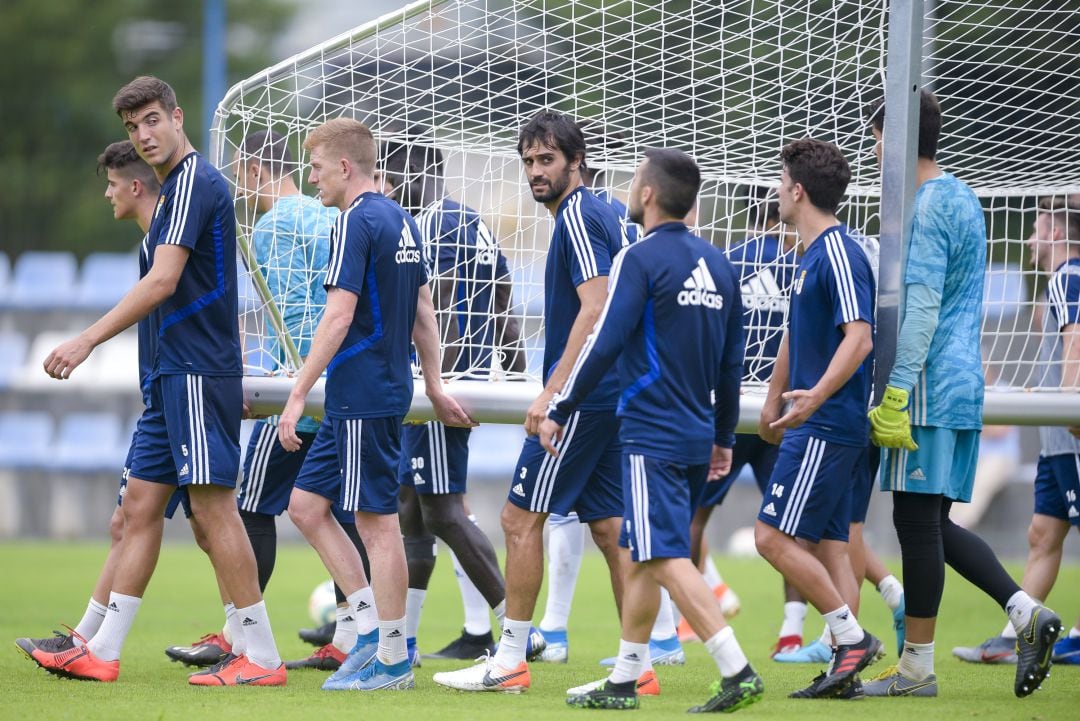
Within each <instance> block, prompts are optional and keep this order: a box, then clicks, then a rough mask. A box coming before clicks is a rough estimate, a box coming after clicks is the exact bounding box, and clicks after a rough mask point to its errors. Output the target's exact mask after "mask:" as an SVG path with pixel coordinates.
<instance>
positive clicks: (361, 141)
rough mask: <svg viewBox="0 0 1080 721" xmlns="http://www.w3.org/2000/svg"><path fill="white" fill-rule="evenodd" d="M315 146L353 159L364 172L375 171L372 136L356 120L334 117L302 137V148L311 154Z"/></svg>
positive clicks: (337, 155)
mask: <svg viewBox="0 0 1080 721" xmlns="http://www.w3.org/2000/svg"><path fill="white" fill-rule="evenodd" d="M317 147H318V148H322V149H323V152H324V153H328V154H330V155H332V156H336V157H343V158H347V159H348V160H350V161H352V162H353V163H354V164H355V165H356V167H357V170H359V171H360V172H361V173H362V174H363V175H367V176H371V175H374V174H375V160H376V157H377V155H378V147H377V145H376V143H375V136H374V135H372V134H371V129H370V128H368V126H366V125H364V124H363V123H361V122H360V121H359V120H353V119H352V118H334V119H333V120H328V121H326V122H325V123H323V124H322V125H320V126H319V127H317V128H315V129H314V130H312V131H311V132H310V133H308V136H307V139H306V140H304V150H306V151H308V152H309V153H310V152H311V151H312V150H313V149H314V148H317Z"/></svg>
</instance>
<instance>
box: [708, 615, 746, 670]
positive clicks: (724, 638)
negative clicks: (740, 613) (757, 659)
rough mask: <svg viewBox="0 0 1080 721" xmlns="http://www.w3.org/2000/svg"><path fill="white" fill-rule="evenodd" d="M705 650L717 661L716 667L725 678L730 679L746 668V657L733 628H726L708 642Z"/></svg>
mask: <svg viewBox="0 0 1080 721" xmlns="http://www.w3.org/2000/svg"><path fill="white" fill-rule="evenodd" d="M705 650H706V651H708V652H709V655H710V656H712V657H713V660H714V661H716V667H717V668H718V669H720V675H721V676H723V677H724V678H730V677H732V676H734V675H735V674H737V673H738V672H739V671H742V670H743V669H744V668H746V664H747V661H746V655H745V654H743V652H742V649H741V648H740V647H739V642H738V641H736V640H735V629H733V628H732V627H731V626H724V627H723V628H722V629H720V630H719V631H717V632H716V635H715V636H713V637H712V638H710V639H709V640H708V641H706V642H705Z"/></svg>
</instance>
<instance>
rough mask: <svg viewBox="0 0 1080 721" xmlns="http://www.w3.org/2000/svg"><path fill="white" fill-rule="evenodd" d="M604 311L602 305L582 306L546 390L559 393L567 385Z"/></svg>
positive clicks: (545, 387)
mask: <svg viewBox="0 0 1080 721" xmlns="http://www.w3.org/2000/svg"><path fill="white" fill-rule="evenodd" d="M602 310H603V304H602V303H601V304H597V305H584V304H583V305H582V306H581V310H579V311H578V314H577V318H575V319H574V325H572V326H571V327H570V337H569V338H567V339H566V347H565V348H563V352H562V356H561V357H560V358H559V363H558V365H556V366H555V370H554V371H552V372H551V376H550V377H549V378H548V382H547V385H545V386H544V390H547V391H550V392H551V393H558V392H559V391H561V390H562V389H563V386H565V385H566V379H567V378H569V377H570V371H571V370H572V369H573V367H574V364H575V363H577V359H578V356H580V355H581V349H582V348H584V347H585V341H586V340H587V339H588V337H589V333H591V332H592V329H593V328H594V327H595V326H596V321H597V319H598V318H599V317H600V312H601V311H602Z"/></svg>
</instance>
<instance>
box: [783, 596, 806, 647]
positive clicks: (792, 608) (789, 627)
mask: <svg viewBox="0 0 1080 721" xmlns="http://www.w3.org/2000/svg"><path fill="white" fill-rule="evenodd" d="M805 622H806V604H805V603H804V602H802V601H788V602H787V603H785V604H784V622H783V623H782V624H780V636H781V637H783V636H799V637H800V638H801V637H802V632H803V625H804V624H805Z"/></svg>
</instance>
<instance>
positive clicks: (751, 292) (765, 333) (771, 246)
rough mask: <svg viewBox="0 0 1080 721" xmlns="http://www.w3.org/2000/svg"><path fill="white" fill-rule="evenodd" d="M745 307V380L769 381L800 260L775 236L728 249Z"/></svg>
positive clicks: (753, 239)
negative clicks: (792, 283) (796, 268)
mask: <svg viewBox="0 0 1080 721" xmlns="http://www.w3.org/2000/svg"><path fill="white" fill-rule="evenodd" d="M727 258H728V260H730V261H731V264H732V265H733V266H735V274H736V275H737V276H738V278H739V285H740V287H741V291H742V304H743V330H744V331H745V333H746V360H745V362H744V364H743V378H744V379H745V380H750V381H760V382H764V383H768V382H769V378H770V377H772V370H773V363H774V362H775V361H776V353H777V351H778V350H779V349H780V340H781V339H782V338H783V337H784V328H785V326H786V325H787V315H788V294H789V293H790V292H791V281H792V279H793V278H794V276H795V265H796V263H797V262H798V258H797V257H796V255H795V250H794V249H792V250H788V251H785V250H784V247H783V245H782V244H781V242H780V239H779V238H777V237H776V236H774V235H762V236H756V237H752V238H747V239H745V240H743V241H742V242H740V243H736V244H735V245H733V246H731V247H730V248H728V250H727Z"/></svg>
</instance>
